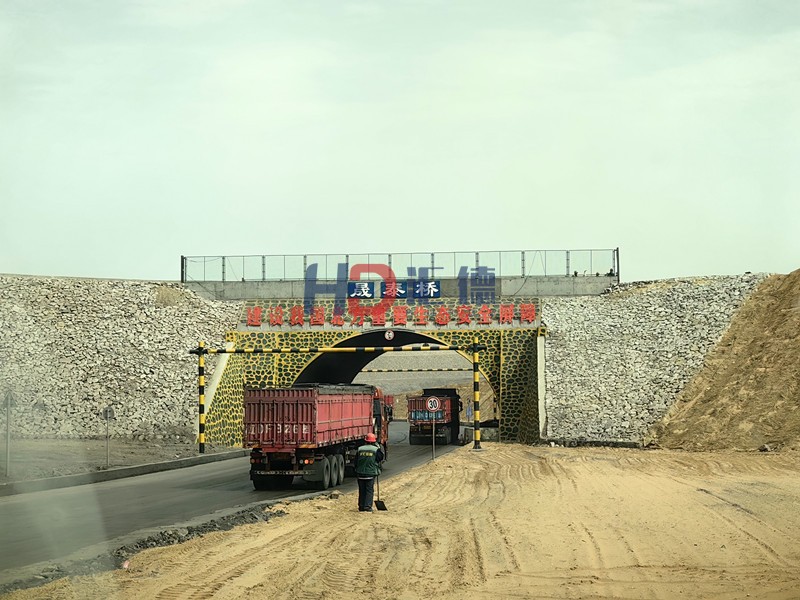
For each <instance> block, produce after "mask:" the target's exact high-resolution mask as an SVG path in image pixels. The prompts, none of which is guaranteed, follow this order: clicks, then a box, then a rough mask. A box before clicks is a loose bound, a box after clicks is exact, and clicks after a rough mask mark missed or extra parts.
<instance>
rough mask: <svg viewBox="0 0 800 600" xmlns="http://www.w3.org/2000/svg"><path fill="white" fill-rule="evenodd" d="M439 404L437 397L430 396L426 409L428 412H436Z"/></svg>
mask: <svg viewBox="0 0 800 600" xmlns="http://www.w3.org/2000/svg"><path fill="white" fill-rule="evenodd" d="M440 405H441V404H440V402H439V399H438V398H437V397H436V396H431V397H430V398H428V410H429V411H430V412H436V411H437V410H439V406H440Z"/></svg>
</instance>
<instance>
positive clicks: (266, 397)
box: [244, 383, 393, 490]
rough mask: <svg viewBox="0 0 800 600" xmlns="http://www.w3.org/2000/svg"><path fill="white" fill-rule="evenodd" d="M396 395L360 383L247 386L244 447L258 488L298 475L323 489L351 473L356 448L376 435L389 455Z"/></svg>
mask: <svg viewBox="0 0 800 600" xmlns="http://www.w3.org/2000/svg"><path fill="white" fill-rule="evenodd" d="M392 401H393V398H392V396H385V395H384V394H383V392H382V391H381V389H380V388H377V387H374V386H371V385H361V384H322V383H315V384H300V385H295V386H292V387H287V388H257V389H256V388H245V390H244V445H245V447H246V448H250V479H251V480H252V482H253V487H255V489H257V490H269V489H280V488H283V487H288V486H289V485H291V483H292V482H293V480H294V478H295V477H301V478H302V479H303V481H306V482H310V483H312V484H314V486H315V487H317V488H318V489H321V490H324V489H327V488H328V487H332V486H335V485H338V484H340V483H341V482H342V481H343V480H344V478H345V475H349V474H352V468H353V465H354V459H355V455H356V450H357V449H358V447H359V446H362V445H363V444H364V443H365V441H364V438H365V436H366V435H367V434H368V433H374V434H375V435H376V437H377V439H378V441H379V442H380V444H381V446H382V447H383V450H384V455H386V454H387V451H388V441H389V435H388V434H389V421H391V414H392V404H393V402H392Z"/></svg>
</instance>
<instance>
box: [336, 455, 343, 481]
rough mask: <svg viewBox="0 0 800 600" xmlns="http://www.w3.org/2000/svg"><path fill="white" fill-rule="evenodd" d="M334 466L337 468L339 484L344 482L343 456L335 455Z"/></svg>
mask: <svg viewBox="0 0 800 600" xmlns="http://www.w3.org/2000/svg"><path fill="white" fill-rule="evenodd" d="M336 468H337V469H338V470H339V484H340V485H341V484H343V483H344V456H342V455H341V454H337V455H336Z"/></svg>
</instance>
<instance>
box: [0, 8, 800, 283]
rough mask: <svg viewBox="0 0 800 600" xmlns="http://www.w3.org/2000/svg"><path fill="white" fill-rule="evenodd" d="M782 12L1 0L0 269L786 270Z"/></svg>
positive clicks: (790, 120)
mask: <svg viewBox="0 0 800 600" xmlns="http://www.w3.org/2000/svg"><path fill="white" fill-rule="evenodd" d="M799 107H800V2H797V1H795V0H785V1H769V0H759V1H757V2H756V1H753V0H720V1H707V0H706V1H702V2H699V1H696V0H686V1H674V2H673V1H657V0H652V1H647V0H642V1H636V2H634V1H630V2H613V1H595V0H586V1H579V0H559V1H558V2H553V1H547V2H537V1H534V0H519V1H502V0H492V1H478V0H463V1H459V2H455V1H453V0H448V1H444V0H442V1H436V0H418V1H409V2H400V1H397V0H393V1H369V2H367V1H364V2H359V1H353V2H349V1H346V0H341V1H330V0H325V1H319V2H314V1H298V2H270V1H265V0H237V1H233V0H191V1H190V0H186V1H180V2H178V1H175V0H152V1H142V0H138V1H132V0H126V1H122V0H118V1H111V0H96V1H92V2H88V1H77V0H57V1H53V0H47V1H44V0H3V1H2V2H1V3H0V202H2V211H1V212H0V219H1V220H0V273H20V274H34V275H68V276H88V277H111V278H122V279H128V278H133V279H177V278H178V277H179V274H180V273H179V259H180V256H181V255H238V254H256V255H260V254H303V253H308V254H311V253H332V254H333V253H345V252H348V253H357V252H376V253H379V252H395V253H399V252H411V251H417V252H430V251H470V250H521V249H530V250H535V249H576V248H615V247H619V248H620V254H621V264H622V267H623V269H622V271H623V279H624V280H628V281H630V280H644V279H658V278H667V277H679V276H689V275H716V274H735V273H742V272H744V271H767V272H778V273H788V272H790V271H793V270H794V269H797V268H800V108H799Z"/></svg>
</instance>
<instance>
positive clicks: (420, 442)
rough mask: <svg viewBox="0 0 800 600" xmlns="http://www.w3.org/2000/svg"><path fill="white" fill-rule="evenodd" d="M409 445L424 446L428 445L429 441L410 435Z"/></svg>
mask: <svg viewBox="0 0 800 600" xmlns="http://www.w3.org/2000/svg"><path fill="white" fill-rule="evenodd" d="M408 443H409V444H411V445H412V446H422V445H423V444H426V443H427V441H426V438H422V437H420V436H418V435H410V436H408Z"/></svg>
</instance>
